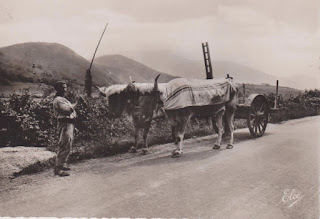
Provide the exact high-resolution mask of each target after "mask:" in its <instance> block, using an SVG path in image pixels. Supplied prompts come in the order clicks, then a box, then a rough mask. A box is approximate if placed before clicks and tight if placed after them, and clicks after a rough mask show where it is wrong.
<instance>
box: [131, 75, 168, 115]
mask: <svg viewBox="0 0 320 219" xmlns="http://www.w3.org/2000/svg"><path fill="white" fill-rule="evenodd" d="M159 76H160V74H159V75H158V76H157V77H156V78H155V81H154V86H153V88H151V89H150V86H148V89H145V88H143V87H141V85H135V84H133V83H129V84H128V86H127V88H126V94H127V97H128V111H129V113H130V114H131V115H133V116H134V115H137V116H138V115H139V116H141V117H142V118H146V120H149V119H151V118H152V116H153V113H154V111H155V110H157V109H158V108H160V107H159V104H161V103H162V102H161V103H160V102H159V101H160V100H161V99H160V94H161V93H160V91H159V89H158V82H157V81H158V78H159Z"/></svg>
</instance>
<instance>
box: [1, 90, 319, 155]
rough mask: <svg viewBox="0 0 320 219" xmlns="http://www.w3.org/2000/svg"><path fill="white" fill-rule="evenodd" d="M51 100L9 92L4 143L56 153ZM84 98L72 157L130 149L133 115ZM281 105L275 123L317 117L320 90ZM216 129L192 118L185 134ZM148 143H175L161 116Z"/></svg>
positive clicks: (282, 98)
mask: <svg viewBox="0 0 320 219" xmlns="http://www.w3.org/2000/svg"><path fill="white" fill-rule="evenodd" d="M77 94H78V92H76V91H71V92H69V93H68V94H67V97H68V99H69V100H71V102H74V101H75V98H76V96H77ZM274 98H275V95H274V94H270V95H268V96H267V99H268V101H269V103H270V105H271V106H273V103H274ZM52 101H53V97H47V98H42V99H41V100H37V99H33V98H32V97H31V96H30V93H29V90H27V89H26V90H23V91H22V93H21V94H17V93H13V94H11V95H10V97H9V99H8V100H4V99H1V102H0V113H1V114H0V116H1V117H0V118H2V121H9V122H8V124H7V125H8V126H9V124H10V127H8V135H6V136H8V137H6V138H1V139H0V145H3V146H6V145H8V146H15V145H25V146H28V145H30V146H45V147H47V148H48V149H49V150H51V151H56V149H57V141H58V136H57V133H56V125H57V123H56V119H55V118H54V117H53V107H52ZM86 101H87V104H80V105H79V107H78V108H77V113H78V119H77V121H76V132H75V141H74V148H73V156H71V159H72V160H78V159H84V158H93V157H101V156H108V155H112V154H115V153H119V152H125V151H127V150H128V149H129V148H130V147H131V146H132V145H133V143H134V137H133V136H134V128H133V124H132V121H131V117H129V116H128V115H124V116H123V117H121V118H117V119H113V118H111V117H110V115H109V111H108V107H107V105H106V103H105V102H104V101H103V100H101V99H94V98H88V99H87V100H86ZM278 106H279V108H280V110H279V111H278V112H277V113H276V114H274V115H273V116H272V117H271V122H280V121H284V120H288V119H294V118H301V117H304V116H312V115H318V114H320V91H319V90H309V91H305V92H304V93H303V94H301V95H298V96H296V97H293V96H280V97H279V99H278ZM3 118H7V120H5V119H3ZM1 123H3V122H1ZM3 124H4V123H3ZM235 126H236V128H244V127H246V121H242V120H236V122H235ZM212 133H213V128H212V124H211V121H210V120H208V119H200V118H193V119H191V121H190V123H189V124H188V127H187V132H186V134H185V138H192V137H196V136H204V135H209V134H212ZM141 138H142V137H141ZM141 142H142V141H141ZM148 142H149V145H152V144H160V143H168V142H173V140H172V137H171V129H170V126H169V124H168V123H167V121H166V120H165V119H164V118H157V119H156V120H154V121H153V122H152V126H151V129H150V132H149V135H148Z"/></svg>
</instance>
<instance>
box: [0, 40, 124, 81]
mask: <svg viewBox="0 0 320 219" xmlns="http://www.w3.org/2000/svg"><path fill="white" fill-rule="evenodd" d="M89 65H90V63H89V61H88V60H86V59H85V58H83V57H81V56H80V55H78V54H77V53H75V52H74V51H72V50H71V49H69V48H68V47H66V46H63V45H61V44H57V43H22V44H16V45H12V46H8V47H3V48H0V76H1V79H0V84H2V85H8V84H10V82H13V81H22V82H38V81H40V80H41V82H43V83H45V84H52V83H54V81H56V80H67V81H71V82H72V84H76V85H83V84H84V78H85V74H86V70H87V69H88V67H89ZM91 71H92V75H93V82H94V83H95V84H99V85H106V84H114V83H119V81H117V80H114V79H113V78H112V77H110V76H109V74H107V73H106V72H105V71H104V70H102V69H101V67H99V66H93V68H92V70H91Z"/></svg>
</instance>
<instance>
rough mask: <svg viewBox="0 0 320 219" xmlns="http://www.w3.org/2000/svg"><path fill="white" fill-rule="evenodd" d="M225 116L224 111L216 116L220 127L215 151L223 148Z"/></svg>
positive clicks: (217, 124)
mask: <svg viewBox="0 0 320 219" xmlns="http://www.w3.org/2000/svg"><path fill="white" fill-rule="evenodd" d="M223 114H224V110H221V111H219V112H218V113H217V115H216V126H217V127H218V138H217V140H216V142H215V143H214V147H213V149H219V148H220V146H221V141H222V135H223V133H224V127H223Z"/></svg>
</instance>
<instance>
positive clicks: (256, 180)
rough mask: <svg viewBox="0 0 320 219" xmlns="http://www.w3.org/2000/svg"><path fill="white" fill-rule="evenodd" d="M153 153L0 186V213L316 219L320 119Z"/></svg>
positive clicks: (190, 142) (85, 164) (200, 140)
mask: <svg viewBox="0 0 320 219" xmlns="http://www.w3.org/2000/svg"><path fill="white" fill-rule="evenodd" d="M215 137H216V136H215V135H213V136H208V137H203V138H198V139H191V140H187V141H186V143H185V150H184V154H183V157H181V158H171V157H170V153H171V151H172V150H173V149H174V146H173V144H166V145H158V146H155V147H153V148H152V154H149V155H145V156H142V155H139V154H122V155H117V156H113V157H109V158H102V159H92V160H88V161H85V162H82V163H78V164H74V165H72V166H71V167H72V169H73V170H72V172H71V176H70V177H65V178H61V177H57V176H53V171H52V170H48V171H45V172H42V173H39V174H33V175H29V176H21V177H18V178H16V179H13V180H10V181H9V180H7V181H5V182H2V185H1V190H0V198H1V199H0V200H1V203H0V216H47V217H48V216H56V217H162V218H163V217H171V218H172V217H178V218H181V217H189V218H190V217H192V218H194V217H214V218H319V206H320V205H319V173H320V171H319V164H320V163H319V158H320V156H319V154H320V153H319V152H320V149H319V147H320V116H317V117H309V118H304V119H298V120H292V121H289V122H286V123H284V124H279V125H272V124H268V127H267V132H266V133H265V135H264V136H263V137H262V138H258V139H252V137H251V136H250V134H249V130H248V129H241V130H237V132H236V134H235V147H234V149H232V150H228V149H225V147H226V142H224V145H223V147H222V148H221V149H219V150H213V149H212V146H213V142H214V139H215Z"/></svg>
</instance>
